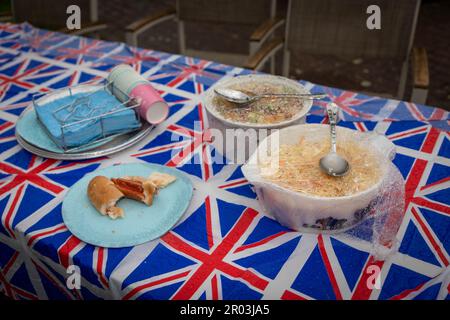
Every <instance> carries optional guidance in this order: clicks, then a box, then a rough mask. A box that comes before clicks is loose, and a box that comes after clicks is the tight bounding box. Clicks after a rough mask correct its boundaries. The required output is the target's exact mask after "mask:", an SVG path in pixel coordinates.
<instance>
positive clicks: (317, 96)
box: [257, 93, 327, 99]
mask: <svg viewBox="0 0 450 320" xmlns="http://www.w3.org/2000/svg"><path fill="white" fill-rule="evenodd" d="M270 97H280V98H305V99H323V98H326V97H327V94H326V93H272V94H261V95H258V96H257V98H258V99H259V98H270Z"/></svg>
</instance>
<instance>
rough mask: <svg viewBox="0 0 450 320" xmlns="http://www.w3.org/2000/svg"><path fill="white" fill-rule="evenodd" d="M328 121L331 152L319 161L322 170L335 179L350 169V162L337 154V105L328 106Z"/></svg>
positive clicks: (330, 104)
mask: <svg viewBox="0 0 450 320" xmlns="http://www.w3.org/2000/svg"><path fill="white" fill-rule="evenodd" d="M327 113H328V119H329V121H330V136H331V150H330V152H329V153H328V154H327V155H326V156H325V157H322V158H321V159H320V161H319V163H320V168H321V169H322V171H324V172H325V173H326V174H328V175H330V176H333V177H341V176H343V175H345V174H346V173H347V172H348V170H349V169H350V165H349V164H348V161H347V160H345V159H344V158H343V157H341V156H340V155H338V154H337V153H336V122H337V113H338V107H337V105H336V104H335V103H329V104H328V105H327Z"/></svg>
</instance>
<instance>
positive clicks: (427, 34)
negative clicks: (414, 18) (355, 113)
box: [99, 0, 450, 110]
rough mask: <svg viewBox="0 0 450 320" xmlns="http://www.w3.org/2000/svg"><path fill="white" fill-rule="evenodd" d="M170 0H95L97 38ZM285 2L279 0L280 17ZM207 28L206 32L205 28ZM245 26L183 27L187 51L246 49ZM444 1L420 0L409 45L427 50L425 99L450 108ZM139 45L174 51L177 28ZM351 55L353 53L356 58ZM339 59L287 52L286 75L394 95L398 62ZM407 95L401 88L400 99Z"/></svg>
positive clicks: (447, 5)
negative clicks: (102, 27) (99, 25)
mask: <svg viewBox="0 0 450 320" xmlns="http://www.w3.org/2000/svg"><path fill="white" fill-rule="evenodd" d="M174 2H175V1H174V0H157V1H148V0H133V1H126V0H100V4H99V5H100V18H101V19H102V20H103V21H105V22H107V23H108V24H109V25H110V28H109V29H108V31H107V32H105V33H104V34H102V38H104V39H108V40H115V41H123V40H124V31H123V30H124V27H125V26H126V25H127V24H129V23H130V22H132V21H134V20H136V19H138V18H140V17H143V16H145V15H148V14H151V13H152V12H153V11H154V10H158V9H160V8H164V7H166V6H168V5H173V4H174ZM285 7H286V1H285V0H279V8H278V11H279V12H280V14H281V15H282V14H283V12H284V10H285ZM205 30H208V32H205ZM251 31H252V30H251V29H249V28H243V27H233V26H229V25H226V26H225V25H207V26H206V25H189V26H187V28H186V33H187V38H188V44H189V46H190V47H191V48H193V49H206V50H213V51H228V52H235V53H246V51H247V48H248V42H247V39H248V36H249V34H250V33H251ZM449 35H450V1H447V0H424V1H423V3H422V8H421V12H420V17H419V22H418V27H417V32H416V38H415V45H416V46H423V47H425V48H426V49H427V50H428V58H429V66H430V79H431V82H430V92H429V98H428V101H427V103H428V104H429V105H433V106H439V107H443V108H446V109H449V110H450V41H449V37H450V36H449ZM139 41H140V42H139V46H140V47H146V48H152V49H156V50H162V51H167V52H174V53H177V52H178V38H177V28H176V24H175V23H174V22H173V21H168V22H165V23H164V24H161V25H160V26H157V27H156V28H154V29H152V30H150V31H148V32H146V33H144V34H143V35H142V36H141V37H140V39H139ZM356 58H357V57H356ZM356 58H355V59H352V60H348V61H346V60H342V59H337V58H336V57H326V58H325V59H324V58H323V57H322V58H320V59H317V57H313V56H299V55H298V54H297V55H296V54H295V53H293V57H292V64H291V70H290V73H291V77H293V78H297V79H305V80H309V81H312V82H315V83H320V84H324V85H328V86H334V87H339V88H344V89H350V90H357V91H368V92H380V93H388V94H395V92H396V86H397V83H398V77H399V74H400V68H399V65H400V64H398V63H391V64H386V63H384V62H379V61H363V60H361V59H356ZM409 95H410V92H409V91H407V93H406V95H405V99H407V98H408V97H409Z"/></svg>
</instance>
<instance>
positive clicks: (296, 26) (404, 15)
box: [287, 0, 420, 61]
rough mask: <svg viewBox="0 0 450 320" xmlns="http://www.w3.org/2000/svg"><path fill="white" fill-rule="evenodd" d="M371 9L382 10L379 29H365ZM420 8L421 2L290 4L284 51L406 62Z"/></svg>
mask: <svg viewBox="0 0 450 320" xmlns="http://www.w3.org/2000/svg"><path fill="white" fill-rule="evenodd" d="M370 5H378V6H379V7H380V9H381V10H380V11H381V29H373V30H370V29H369V28H367V25H366V21H367V19H368V18H369V16H370V15H371V14H370V13H366V10H367V8H368V7H369V6H370ZM419 6H420V0H395V1H392V0H339V1H336V0H314V1H309V0H291V1H290V4H289V10H288V15H289V16H288V29H287V39H288V45H287V47H288V50H290V51H294V52H299V53H306V54H318V55H320V54H324V55H336V56H340V57H361V58H391V59H400V60H401V61H405V60H406V59H407V58H408V56H409V52H410V51H411V46H412V41H413V38H414V32H415V27H416V22H417V16H418V12H419Z"/></svg>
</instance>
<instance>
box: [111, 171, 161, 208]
mask: <svg viewBox="0 0 450 320" xmlns="http://www.w3.org/2000/svg"><path fill="white" fill-rule="evenodd" d="M111 180H112V182H113V183H114V184H115V186H116V187H117V189H119V190H120V191H121V192H122V193H123V194H124V195H125V197H127V198H130V199H134V200H137V201H141V202H143V203H145V204H146V205H148V206H151V205H152V203H153V197H154V195H155V194H156V192H157V191H158V188H157V187H156V186H155V185H154V184H153V183H152V182H151V181H149V180H146V179H144V178H142V177H122V178H117V179H114V178H113V179H111Z"/></svg>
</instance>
